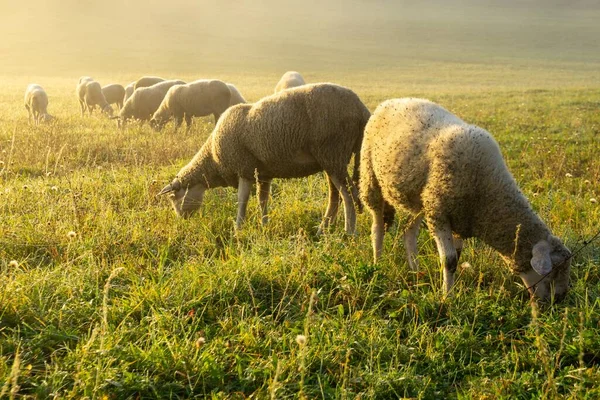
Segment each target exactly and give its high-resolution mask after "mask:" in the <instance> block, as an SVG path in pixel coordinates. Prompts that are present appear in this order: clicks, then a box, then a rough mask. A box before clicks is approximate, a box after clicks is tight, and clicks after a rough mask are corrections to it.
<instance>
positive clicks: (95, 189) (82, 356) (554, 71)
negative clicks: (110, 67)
mask: <svg viewBox="0 0 600 400" xmlns="http://www.w3.org/2000/svg"><path fill="white" fill-rule="evenodd" d="M597 71H598V68H597V64H595V63H590V64H575V63H574V64H565V65H554V66H552V67H548V66H545V65H543V63H542V62H540V63H538V64H528V65H527V66H518V65H513V66H510V67H509V66H502V65H499V66H495V65H492V64H478V63H462V64H459V63H454V64H453V63H434V62H423V63H421V64H413V65H408V64H407V65H405V66H403V67H401V68H398V69H392V68H376V67H373V68H370V69H368V70H366V69H364V70H361V69H358V68H357V69H352V68H351V67H348V68H347V69H346V70H342V71H340V70H336V71H333V70H331V71H327V70H325V71H320V70H315V71H310V70H307V71H300V72H302V73H303V75H304V76H305V78H306V80H307V82H317V81H334V82H336V83H339V84H342V85H344V86H348V87H350V88H352V89H354V90H355V91H356V92H357V93H358V94H359V96H360V97H361V99H362V100H363V101H364V102H365V104H366V105H367V106H368V107H369V109H371V110H374V109H375V107H376V106H377V105H378V104H379V103H380V102H381V101H383V100H385V99H388V98H393V97H406V96H419V97H426V98H429V99H431V100H433V101H436V102H438V103H440V104H442V105H443V106H444V107H446V108H447V109H449V110H450V111H452V112H454V113H455V114H457V115H458V116H460V117H461V118H463V119H464V120H466V121H468V122H470V123H473V124H477V125H479V126H481V127H483V128H485V129H487V130H488V131H490V132H491V133H492V134H493V135H494V136H495V138H496V139H497V140H498V142H499V143H500V147H501V149H502V152H503V154H504V156H505V159H506V161H507V163H508V165H509V168H510V170H511V171H512V173H513V174H514V176H515V178H516V179H517V181H518V183H519V185H520V187H521V188H522V190H523V192H524V193H525V195H526V196H527V197H528V198H529V199H530V201H531V203H532V205H533V208H534V209H535V210H536V212H538V213H539V214H540V215H541V217H542V219H543V220H544V221H545V222H546V223H547V224H548V225H549V226H550V228H551V229H552V231H553V232H554V234H556V235H557V236H559V237H561V238H562V239H563V240H564V241H565V243H566V244H567V246H568V247H569V248H570V249H571V250H576V249H579V248H580V247H582V246H583V244H584V241H585V240H586V239H588V238H590V237H592V236H593V235H594V234H595V233H596V232H597V231H598V229H600V204H598V201H600V77H599V76H598V73H597ZM148 72H153V73H154V74H157V75H163V76H166V77H175V76H173V75H174V74H173V73H169V72H164V71H163V72H162V73H161V72H160V71H139V73H135V74H129V73H128V74H121V75H104V76H101V75H100V74H98V76H95V77H96V78H97V80H98V81H100V82H101V83H103V84H104V83H109V82H115V81H116V82H119V83H122V84H127V83H129V82H130V81H131V80H133V79H135V78H137V77H138V76H139V75H142V74H144V73H148ZM282 72H283V71H281V70H268V69H265V70H260V69H258V70H256V71H254V72H244V73H241V72H235V71H231V70H228V71H218V70H215V71H212V72H211V73H210V75H209V76H211V77H215V78H221V79H223V80H226V81H228V82H232V83H234V84H235V85H236V86H237V87H238V89H240V91H241V92H242V94H243V95H244V96H245V97H246V98H247V99H248V100H249V101H255V100H257V99H259V98H261V97H262V96H265V95H267V94H270V93H271V92H272V88H273V87H274V85H275V83H276V82H277V80H278V78H279V76H280V75H281V73H282ZM79 75H82V74H74V75H72V76H62V77H56V76H55V77H43V76H16V77H15V76H3V77H2V78H1V79H0V398H61V399H80V398H90V399H121V398H132V399H138V398H139V399H141V398H157V399H158V398H160V399H163V398H192V397H197V398H213V399H224V398H234V399H235V398H257V399H263V398H277V399H286V398H311V399H312V398H326V399H329V398H340V399H352V398H363V399H371V398H375V399H389V398H401V397H407V398H425V399H436V398H437V399H441V398H460V399H470V398H474V399H480V398H487V399H498V398H506V399H513V398H521V399H529V398H571V399H585V398H587V399H594V398H600V385H599V384H598V382H600V300H599V296H600V288H599V280H600V271H599V268H598V266H599V265H600V241H596V242H593V243H591V244H589V245H588V246H586V247H584V248H583V249H582V250H581V251H579V252H578V253H577V254H576V255H575V257H574V259H573V265H572V272H571V278H572V289H571V291H570V292H569V294H568V296H567V298H566V299H565V300H564V302H563V303H561V304H559V305H554V306H549V307H545V308H543V309H538V308H537V307H535V306H532V305H531V304H530V300H529V296H528V294H527V293H526V291H525V289H524V287H523V285H522V284H521V281H520V279H519V278H518V277H516V276H513V275H512V274H511V272H510V271H509V269H508V268H507V267H506V266H505V264H504V262H503V261H502V259H501V258H500V256H499V255H498V254H497V253H495V252H494V251H493V250H492V249H490V248H489V247H487V246H485V245H484V244H482V243H481V242H479V241H477V240H468V241H467V242H466V244H465V249H464V251H463V255H462V257H461V263H463V264H462V265H461V266H460V267H459V271H458V272H457V281H456V287H455V289H454V296H452V297H450V298H447V299H443V296H442V290H441V284H442V280H441V270H440V267H439V261H438V257H437V251H436V250H435V245H434V243H433V241H432V240H431V238H430V235H429V233H428V232H427V230H422V232H421V234H420V240H419V248H420V257H421V260H420V263H421V266H422V270H421V271H420V272H418V273H411V272H409V269H408V266H407V262H406V258H405V254H404V249H403V246H402V243H401V241H400V240H399V239H400V236H401V234H402V229H403V225H404V222H405V221H406V218H405V216H402V215H400V216H399V217H397V224H396V225H395V226H394V227H393V228H392V230H391V232H390V233H389V234H387V235H386V238H385V247H384V256H383V260H382V261H381V262H380V263H378V264H373V263H372V261H371V260H372V254H371V244H370V239H369V230H370V223H371V221H370V216H369V215H368V214H367V213H363V214H361V215H359V225H358V226H359V234H358V235H357V236H356V237H347V236H346V235H344V233H343V226H342V225H343V224H342V221H343V218H339V219H338V221H337V223H336V224H335V225H334V227H333V229H332V230H331V231H330V232H329V233H328V234H326V235H324V236H323V237H321V238H317V237H316V236H315V232H316V226H317V225H318V223H319V221H320V218H321V215H322V213H323V212H324V210H325V203H326V193H327V184H326V182H325V180H324V179H323V176H322V175H321V174H317V175H314V176H311V177H308V178H305V179H297V180H289V181H282V180H275V181H274V186H273V196H272V201H271V203H270V222H269V225H268V226H266V227H265V228H263V227H261V226H260V224H259V210H258V203H257V201H256V200H255V199H254V198H253V199H252V200H251V203H250V205H249V212H248V213H249V215H248V220H247V223H246V225H245V226H244V228H243V230H242V231H240V232H238V233H237V234H235V233H234V231H233V225H234V218H235V212H236V196H235V190H233V189H215V190H212V191H209V192H207V195H206V196H205V204H204V206H203V208H202V211H201V212H200V213H199V214H196V215H195V216H193V217H192V218H190V219H188V220H183V219H179V218H176V217H175V214H174V212H173V210H172V209H171V207H170V204H169V203H168V200H167V199H166V198H159V197H156V196H155V195H156V193H158V191H159V190H160V189H161V188H162V187H163V186H164V185H165V184H166V183H168V182H169V181H170V180H171V179H172V177H173V176H174V175H175V173H176V172H177V171H178V170H179V168H180V167H181V166H183V165H184V164H185V163H187V162H188V161H189V160H190V159H191V157H192V156H193V154H195V152H196V151H197V150H198V149H199V148H200V146H201V144H202V143H203V142H204V140H205V139H206V138H207V136H208V135H209V134H210V132H211V130H212V128H213V126H214V124H213V122H212V117H210V118H205V119H197V120H195V122H194V126H193V129H192V130H191V131H190V132H189V133H187V134H186V133H185V132H184V130H183V129H181V130H180V131H179V132H173V130H172V126H171V125H168V126H167V127H166V129H165V130H164V131H163V132H161V133H157V132H154V131H153V130H151V129H150V127H149V126H148V125H144V126H136V125H131V126H129V127H128V128H127V129H126V130H124V131H120V130H118V129H117V128H116V125H115V123H114V122H113V121H109V120H108V119H106V118H104V117H100V116H99V115H96V116H92V117H88V116H86V117H85V118H82V117H81V116H80V113H79V105H78V103H77V100H76V97H75V94H74V89H75V84H76V81H77V79H78V77H79ZM207 75H208V73H207V72H206V71H203V72H202V75H201V76H196V75H194V74H193V73H187V74H184V75H183V76H176V77H177V78H182V79H184V80H192V79H194V78H200V77H207ZM32 82H36V83H39V84H41V85H42V86H43V87H44V88H45V89H46V91H47V92H48V94H49V97H50V106H49V112H50V113H51V114H53V115H55V116H56V117H57V121H56V123H54V124H52V125H43V126H39V127H35V126H30V125H28V123H27V113H26V111H25V109H24V107H23V104H22V95H23V92H24V90H25V86H26V85H27V83H32ZM339 217H341V214H340V215H339ZM70 232H73V233H71V234H69V233H70ZM298 335H303V336H304V337H305V338H306V340H305V341H302V340H298Z"/></svg>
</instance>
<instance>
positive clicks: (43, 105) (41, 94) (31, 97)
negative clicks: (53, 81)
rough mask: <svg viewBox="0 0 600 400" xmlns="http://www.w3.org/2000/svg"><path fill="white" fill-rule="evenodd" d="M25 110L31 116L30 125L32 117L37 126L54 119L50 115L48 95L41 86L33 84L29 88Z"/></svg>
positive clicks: (26, 91)
mask: <svg viewBox="0 0 600 400" xmlns="http://www.w3.org/2000/svg"><path fill="white" fill-rule="evenodd" d="M25 108H26V109H27V113H28V114H29V123H30V124H31V117H32V116H33V121H34V122H35V125H39V124H40V123H42V122H49V121H51V120H52V119H54V117H53V116H52V115H50V114H48V95H47V94H46V91H45V90H44V89H43V88H42V87H41V86H40V85H36V84H34V83H32V84H31V85H29V86H27V90H25Z"/></svg>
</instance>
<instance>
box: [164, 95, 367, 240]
mask: <svg viewBox="0 0 600 400" xmlns="http://www.w3.org/2000/svg"><path fill="white" fill-rule="evenodd" d="M369 116H370V113H369V110H368V109H367V107H365V105H364V104H363V103H362V102H361V101H360V99H359V98H358V96H357V95H356V94H355V93H354V92H352V91H351V90H350V89H347V88H344V87H341V86H337V85H333V84H330V83H322V84H316V85H307V86H304V87H301V88H297V89H292V90H286V91H284V92H282V93H278V94H275V95H272V96H269V97H265V98H263V99H262V100H260V101H258V102H257V103H254V104H238V105H236V106H234V107H231V108H229V109H228V110H227V111H225V113H224V114H223V115H222V116H221V118H220V119H219V122H218V123H217V125H216V127H215V129H214V130H213V132H212V134H211V135H210V137H209V138H208V140H207V141H206V142H205V143H204V146H202V148H201V149H200V151H199V152H198V153H197V154H196V155H195V156H194V158H193V159H192V160H191V161H190V162H189V163H188V164H187V165H186V166H185V167H183V168H182V169H181V170H180V171H179V173H178V174H177V176H176V177H175V179H173V181H172V182H171V183H170V184H169V185H167V186H166V187H165V188H164V189H163V190H162V191H161V192H160V194H166V193H169V194H170V195H169V197H170V200H171V202H172V204H173V207H174V208H175V211H176V212H177V214H178V215H180V216H183V217H188V216H189V215H191V214H192V213H193V212H194V211H195V210H197V209H198V208H200V206H201V204H202V199H203V197H204V192H205V191H206V189H209V188H214V187H219V186H232V187H237V188H238V214H237V221H236V225H237V227H238V228H240V227H241V225H242V223H243V221H244V219H245V216H246V206H247V204H248V198H249V196H250V190H251V187H252V184H253V183H254V182H257V184H258V190H257V192H258V198H259V203H260V206H261V211H262V223H263V224H265V223H266V222H267V219H268V218H267V201H268V198H269V191H270V190H269V189H270V185H271V180H272V179H273V178H299V177H304V176H308V175H312V174H315V173H317V172H319V171H325V172H326V174H327V180H328V183H329V205H328V206H327V211H326V212H325V216H324V217H323V221H322V223H321V226H320V229H319V232H321V231H322V230H323V229H325V228H327V227H328V226H329V224H330V223H331V222H333V220H334V219H335V217H336V214H337V210H338V206H339V200H340V193H341V196H342V198H343V201H344V210H345V217H346V223H345V229H346V232H348V233H351V234H352V233H354V232H355V229H356V213H355V208H354V207H355V204H357V202H358V193H357V190H356V186H355V184H354V182H352V180H351V179H350V177H349V176H348V170H347V166H348V163H349V161H350V158H351V157H352V154H353V153H354V154H355V158H356V159H358V153H359V152H360V143H361V140H362V136H363V129H364V127H365V125H366V123H367V121H368V119H369ZM355 168H356V165H355ZM356 173H357V170H356V169H355V174H356Z"/></svg>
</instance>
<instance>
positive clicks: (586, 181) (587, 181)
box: [583, 179, 592, 185]
mask: <svg viewBox="0 0 600 400" xmlns="http://www.w3.org/2000/svg"><path fill="white" fill-rule="evenodd" d="M583 183H585V184H586V185H589V184H590V183H592V182H590V180H589V179H586V180H585V181H583Z"/></svg>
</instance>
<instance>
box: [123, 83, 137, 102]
mask: <svg viewBox="0 0 600 400" xmlns="http://www.w3.org/2000/svg"><path fill="white" fill-rule="evenodd" d="M134 85H135V82H131V83H130V84H129V85H127V86H125V96H123V104H125V102H126V101H127V99H128V98H130V97H131V95H132V94H133V91H134V88H133V87H134Z"/></svg>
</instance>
